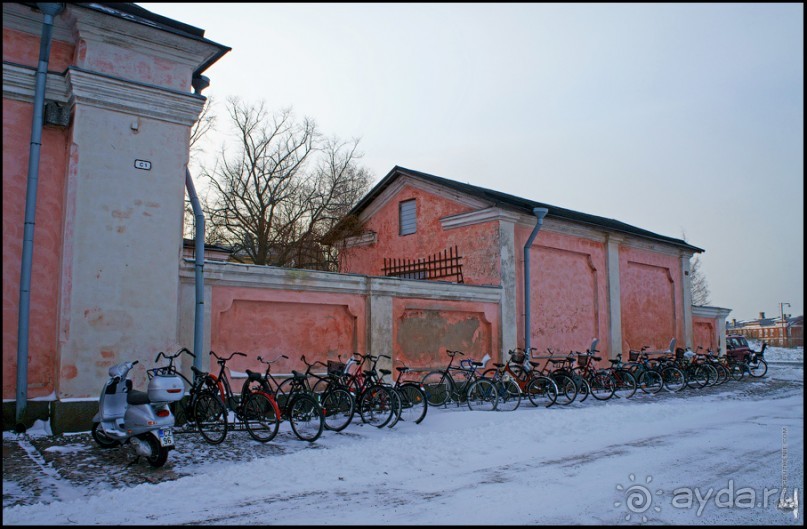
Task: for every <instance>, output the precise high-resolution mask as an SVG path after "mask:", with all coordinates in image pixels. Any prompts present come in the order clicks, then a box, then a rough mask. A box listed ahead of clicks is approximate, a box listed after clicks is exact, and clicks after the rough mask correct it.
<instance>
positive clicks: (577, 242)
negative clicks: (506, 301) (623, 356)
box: [515, 224, 610, 356]
mask: <svg viewBox="0 0 807 529" xmlns="http://www.w3.org/2000/svg"><path fill="white" fill-rule="evenodd" d="M531 232H532V228H531V227H528V226H524V225H520V224H519V225H517V226H516V238H515V239H516V248H517V250H519V251H517V253H516V255H518V256H519V258H518V259H517V260H518V265H517V267H516V275H517V283H516V285H517V288H518V296H517V307H518V313H519V315H520V317H519V318H518V329H519V331H518V332H519V340H518V343H519V346H522V347H523V345H524V292H523V291H524V252H523V248H524V245H525V244H526V242H527V239H528V238H529V235H530V233H531ZM607 277H608V272H607V269H606V265H605V245H604V243H602V242H599V241H595V240H590V239H586V238H583V237H579V236H573V235H568V234H564V233H559V232H557V231H551V230H548V229H542V230H541V231H539V232H538V235H537V237H536V238H535V240H534V241H533V244H532V247H531V249H530V280H531V283H532V288H531V290H530V310H531V313H532V314H531V318H530V329H531V335H530V336H531V341H532V347H536V348H537V349H538V351H539V353H538V354H545V353H546V349H547V347H549V348H551V349H552V350H553V351H558V352H568V351H585V350H586V348H588V347H589V345H590V344H591V340H592V338H599V340H600V345H599V349H600V350H601V351H603V355H604V356H607V355H608V354H609V352H610V351H608V347H607V343H608V305H607V303H608V302H607V300H608V290H607Z"/></svg>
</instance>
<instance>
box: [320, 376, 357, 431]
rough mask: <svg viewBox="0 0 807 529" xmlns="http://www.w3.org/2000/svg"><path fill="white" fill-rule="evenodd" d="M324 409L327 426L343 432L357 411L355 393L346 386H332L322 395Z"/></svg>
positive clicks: (329, 428)
mask: <svg viewBox="0 0 807 529" xmlns="http://www.w3.org/2000/svg"><path fill="white" fill-rule="evenodd" d="M321 403H322V409H323V412H324V413H325V428H326V429H327V430H333V431H334V432H341V431H342V430H344V429H345V428H347V425H348V424H350V421H352V420H353V415H355V413H356V401H355V399H354V398H353V395H351V394H350V392H349V391H348V390H346V389H344V388H336V387H334V388H330V389H328V391H327V392H325V393H324V396H323V397H322V401H321Z"/></svg>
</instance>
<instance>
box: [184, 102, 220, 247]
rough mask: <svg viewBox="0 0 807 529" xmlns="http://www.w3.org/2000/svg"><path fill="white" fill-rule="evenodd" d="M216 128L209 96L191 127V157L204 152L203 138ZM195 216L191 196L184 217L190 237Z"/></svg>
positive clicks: (186, 234)
mask: <svg viewBox="0 0 807 529" xmlns="http://www.w3.org/2000/svg"><path fill="white" fill-rule="evenodd" d="M215 128H216V115H215V114H214V113H213V98H212V97H208V98H207V100H206V101H205V104H204V106H203V107H202V112H201V113H200V114H199V118H198V119H197V120H196V123H194V124H193V127H191V135H190V139H189V148H190V153H189V157H190V159H191V160H194V159H195V158H196V157H197V156H198V155H199V153H200V152H202V150H203V148H202V143H203V142H202V140H203V139H206V137H207V136H208V133H209V132H211V131H213V130H215ZM194 224H195V218H194V216H193V207H192V206H191V201H190V198H189V197H187V196H186V198H185V217H184V226H185V229H184V233H183V236H184V237H187V238H189V239H192V238H193V237H194V229H195V226H194Z"/></svg>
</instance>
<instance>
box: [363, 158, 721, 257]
mask: <svg viewBox="0 0 807 529" xmlns="http://www.w3.org/2000/svg"><path fill="white" fill-rule="evenodd" d="M399 176H410V177H413V178H419V179H421V180H425V181H428V182H432V183H434V184H437V185H441V186H444V187H447V188H450V189H454V190H456V191H460V192H462V193H465V194H468V195H471V196H474V197H477V198H480V199H482V200H484V201H486V202H489V203H491V204H493V205H494V206H497V207H501V208H505V209H509V210H513V211H517V212H519V213H526V214H527V215H532V214H533V213H532V210H533V209H534V208H547V209H548V210H549V213H547V217H548V218H556V219H563V220H568V221H572V222H576V223H580V224H588V225H591V226H595V227H597V228H601V229H606V230H609V231H616V232H621V233H627V234H630V235H634V236H637V237H642V238H645V239H653V240H657V241H660V242H664V243H667V244H672V245H675V246H680V247H683V248H686V249H688V250H691V251H693V252H704V251H705V250H703V248H698V247H697V246H693V245H691V244H689V243H687V242H686V241H683V240H681V239H675V238H673V237H667V236H665V235H659V234H658V233H653V232H651V231H648V230H643V229H642V228H637V227H636V226H631V225H630V224H625V223H624V222H621V221H618V220H616V219H607V218H605V217H599V216H597V215H590V214H588V213H581V212H579V211H574V210H571V209H566V208H561V207H558V206H553V205H551V204H546V203H544V202H536V201H534V200H529V199H526V198H522V197H517V196H514V195H509V194H507V193H502V192H501V191H495V190H493V189H487V188H484V187H479V186H475V185H471V184H463V183H462V182H457V181H456V180H449V179H448V178H443V177H440V176H435V175H432V174H428V173H423V172H420V171H414V170H412V169H407V168H405V167H400V166H397V165H396V166H395V167H393V168H392V170H391V171H390V172H389V173H387V175H386V176H385V177H384V178H382V179H381V181H380V182H379V183H378V184H376V186H375V187H374V188H373V189H371V190H370V192H369V193H367V195H365V196H364V198H362V199H361V200H360V201H359V203H358V204H356V205H355V206H354V207H353V209H352V210H351V211H350V214H352V215H358V214H360V213H361V212H362V211H363V210H364V209H365V208H366V207H367V206H369V205H370V203H371V202H373V200H375V199H376V198H377V197H378V196H379V195H380V194H381V193H382V192H383V191H384V189H386V188H387V187H388V186H389V185H390V184H391V183H392V182H393V181H394V180H395V179H396V178H398V177H399Z"/></svg>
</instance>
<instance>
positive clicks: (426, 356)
mask: <svg viewBox="0 0 807 529" xmlns="http://www.w3.org/2000/svg"><path fill="white" fill-rule="evenodd" d="M499 333H500V322H499V307H498V305H497V304H492V303H470V302H463V301H433V300H427V299H412V298H396V299H394V300H393V331H392V334H393V336H394V344H393V352H394V356H393V359H394V360H395V362H394V364H395V367H399V366H401V365H406V366H408V367H412V368H429V367H434V368H443V367H445V366H446V365H447V364H448V360H449V358H448V356H447V355H446V351H447V350H459V351H462V352H463V353H465V356H464V357H463V358H470V359H474V360H477V361H479V360H481V359H482V357H484V356H485V355H486V354H489V355H490V356H491V358H498V357H499V347H498V343H497V342H498V338H499ZM458 361H459V359H457V361H455V364H456V365H459V364H458ZM488 367H490V366H488ZM396 374H397V373H396Z"/></svg>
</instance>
